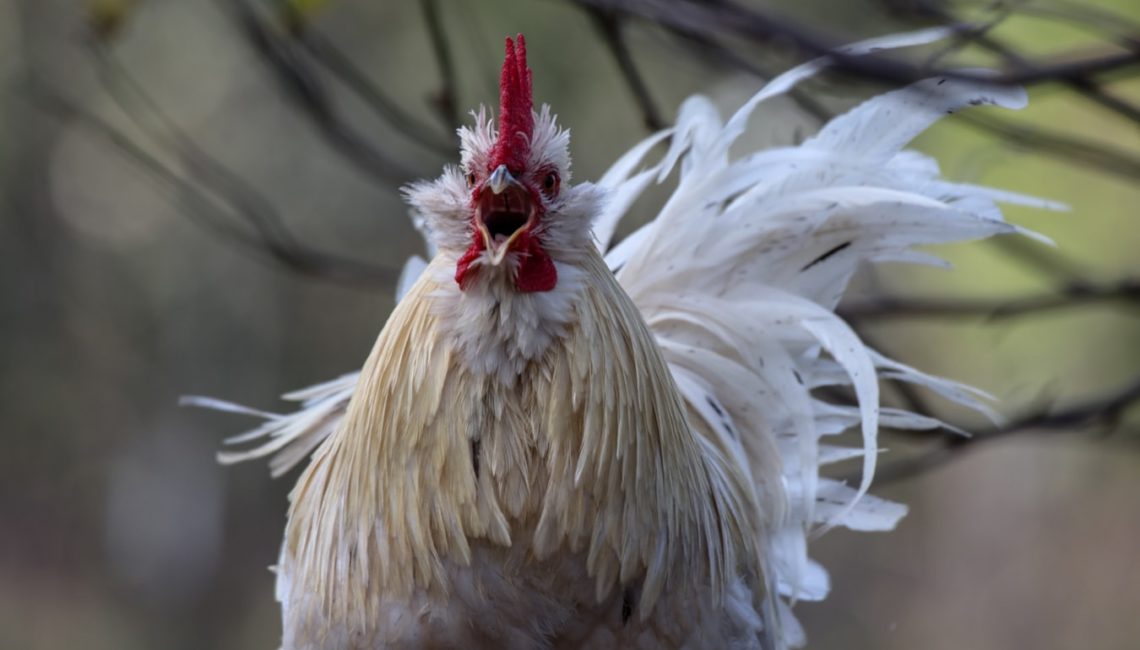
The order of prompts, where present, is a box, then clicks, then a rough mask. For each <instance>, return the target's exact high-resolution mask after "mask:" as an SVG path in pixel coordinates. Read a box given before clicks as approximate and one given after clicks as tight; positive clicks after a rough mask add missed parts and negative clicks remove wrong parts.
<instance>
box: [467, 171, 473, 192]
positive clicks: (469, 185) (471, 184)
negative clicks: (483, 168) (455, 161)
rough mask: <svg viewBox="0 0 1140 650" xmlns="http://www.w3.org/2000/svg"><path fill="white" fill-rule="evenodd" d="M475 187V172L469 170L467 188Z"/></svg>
mask: <svg viewBox="0 0 1140 650" xmlns="http://www.w3.org/2000/svg"><path fill="white" fill-rule="evenodd" d="M473 187H475V172H467V189H471V188H473Z"/></svg>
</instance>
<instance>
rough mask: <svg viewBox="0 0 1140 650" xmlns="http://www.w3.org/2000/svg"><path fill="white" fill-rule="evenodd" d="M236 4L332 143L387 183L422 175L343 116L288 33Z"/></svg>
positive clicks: (245, 25)
mask: <svg viewBox="0 0 1140 650" xmlns="http://www.w3.org/2000/svg"><path fill="white" fill-rule="evenodd" d="M234 7H235V13H236V17H237V20H238V24H239V25H240V27H241V28H242V30H243V31H244V33H245V35H246V37H247V39H248V40H249V42H250V44H251V45H253V47H254V48H255V50H256V51H257V52H258V53H259V54H260V55H261V56H262V58H263V59H264V60H265V61H266V62H267V63H268V64H269V65H270V67H271V68H272V69H273V71H274V72H276V73H277V77H278V79H280V80H281V81H282V82H283V83H284V85H285V88H286V90H288V91H289V93H290V95H291V96H292V97H293V99H294V100H296V104H297V105H298V106H299V107H301V108H302V109H304V111H305V113H306V114H307V115H308V116H309V117H311V118H312V120H313V123H314V124H315V125H316V126H317V127H318V128H319V129H320V132H321V133H322V134H323V135H324V136H325V138H326V139H327V140H328V141H329V143H330V144H332V145H333V146H334V147H336V149H337V150H338V151H340V152H341V153H343V154H344V156H345V157H346V158H347V159H349V160H350V161H352V162H354V163H356V164H357V166H359V167H360V168H361V169H363V170H365V171H367V172H369V173H370V174H372V175H374V176H376V177H378V178H379V179H380V180H381V181H383V182H384V183H386V184H396V185H398V184H403V183H406V182H408V181H411V180H414V179H416V178H419V177H421V176H422V174H420V173H418V172H417V171H415V170H413V169H412V168H410V167H408V166H407V165H405V164H403V163H402V162H400V161H398V160H396V159H395V158H394V157H393V156H391V155H389V154H388V153H387V152H385V151H384V150H383V149H382V148H381V147H379V146H377V145H375V144H373V143H372V142H370V141H369V139H368V138H366V137H365V136H364V135H363V134H362V133H360V132H359V131H357V130H356V129H355V128H354V127H352V125H350V124H349V123H348V121H347V120H345V119H344V118H343V117H342V116H341V115H340V113H339V110H338V108H337V106H336V105H335V103H334V102H333V100H332V98H331V97H330V95H329V92H328V90H327V89H326V88H325V87H324V85H323V83H322V81H321V79H320V77H319V75H317V74H316V72H315V71H314V70H312V69H311V67H310V66H309V65H308V63H307V62H306V61H305V59H304V58H303V57H302V56H300V55H299V52H298V51H297V49H296V48H295V47H293V46H292V44H291V43H290V41H289V39H288V38H287V37H285V36H284V34H282V33H280V32H279V31H278V30H275V29H273V28H272V27H271V26H269V24H268V23H266V22H265V21H264V20H263V19H262V17H261V16H259V15H258V12H257V11H256V10H254V9H253V8H252V7H250V6H249V4H248V3H246V2H237V3H234Z"/></svg>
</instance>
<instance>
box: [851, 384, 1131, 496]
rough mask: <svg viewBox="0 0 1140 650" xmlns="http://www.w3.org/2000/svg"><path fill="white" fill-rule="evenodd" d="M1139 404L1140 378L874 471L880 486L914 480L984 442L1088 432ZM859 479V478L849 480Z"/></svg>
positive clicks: (945, 441)
mask: <svg viewBox="0 0 1140 650" xmlns="http://www.w3.org/2000/svg"><path fill="white" fill-rule="evenodd" d="M1137 404H1140V379H1136V380H1133V382H1132V383H1130V384H1128V385H1126V386H1124V387H1123V388H1122V389H1120V390H1118V391H1116V392H1115V393H1112V394H1110V395H1109V396H1108V397H1103V398H1099V399H1093V400H1089V401H1087V402H1084V403H1081V404H1078V405H1076V406H1072V407H1069V408H1065V409H1060V410H1055V411H1051V410H1049V409H1043V410H1040V411H1036V412H1032V413H1029V414H1026V415H1024V416H1022V417H1020V418H1017V419H1016V420H1014V421H1012V422H1010V423H1009V424H1006V425H1005V426H1000V427H995V428H993V429H990V430H988V431H983V432H979V433H974V434H973V435H970V436H962V435H957V434H954V433H952V432H946V433H944V434H943V435H942V436H941V438H940V439H939V441H938V442H937V443H936V444H935V445H934V446H933V448H931V449H927V450H925V451H922V452H919V453H917V454H915V455H913V456H911V457H909V458H903V459H900V460H896V461H891V462H888V463H885V464H883V465H881V466H880V468H879V470H878V471H877V472H875V482H876V483H878V484H883V483H892V482H895V481H901V480H905V479H908V478H912V477H914V476H916V475H918V474H921V473H924V472H926V471H929V470H931V469H933V468H935V467H938V466H941V465H944V464H946V463H948V462H950V461H951V460H954V459H955V458H959V457H961V456H962V454H963V452H965V451H967V450H973V449H977V448H978V447H979V446H980V445H981V444H982V443H986V442H992V441H994V440H1000V439H1004V438H1007V437H1009V436H1011V435H1015V434H1023V433H1030V432H1041V433H1066V432H1079V431H1084V430H1087V429H1088V428H1089V427H1093V426H1098V425H1107V426H1109V427H1111V426H1113V425H1115V424H1116V423H1117V422H1118V421H1119V419H1120V417H1121V416H1122V415H1123V414H1124V412H1125V411H1127V410H1128V409H1130V408H1132V407H1133V406H1136V405H1137ZM848 478H850V479H852V480H857V476H852V477H848Z"/></svg>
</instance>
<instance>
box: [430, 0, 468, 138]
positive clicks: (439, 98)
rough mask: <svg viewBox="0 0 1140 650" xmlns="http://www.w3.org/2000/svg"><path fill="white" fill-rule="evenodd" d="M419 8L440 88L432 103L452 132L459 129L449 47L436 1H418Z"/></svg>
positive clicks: (453, 69) (453, 68)
mask: <svg viewBox="0 0 1140 650" xmlns="http://www.w3.org/2000/svg"><path fill="white" fill-rule="evenodd" d="M420 8H421V9H422V10H423V14H424V23H426V24H427V28H428V36H429V37H430V38H431V47H432V51H433V52H434V53H435V62H436V66H438V67H439V76H440V83H441V87H440V89H439V92H438V93H436V95H435V97H434V102H433V103H434V104H435V106H436V108H437V109H438V110H439V114H440V117H442V118H443V122H444V125H445V126H447V128H448V129H450V130H452V131H454V130H455V129H457V128H459V108H458V107H457V106H456V101H457V94H456V91H455V89H456V83H455V66H454V65H453V64H452V59H451V45H450V44H449V43H448V41H447V34H446V32H445V30H444V27H443V20H442V19H441V18H440V16H439V5H438V3H437V0H420Z"/></svg>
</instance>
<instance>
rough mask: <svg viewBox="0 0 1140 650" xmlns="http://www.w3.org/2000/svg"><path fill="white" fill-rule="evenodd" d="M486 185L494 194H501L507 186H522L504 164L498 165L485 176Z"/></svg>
mask: <svg viewBox="0 0 1140 650" xmlns="http://www.w3.org/2000/svg"><path fill="white" fill-rule="evenodd" d="M487 187H489V188H491V191H492V192H494V193H495V194H502V193H503V191H504V190H506V189H507V188H508V187H522V183H519V182H518V181H517V180H515V177H514V176H512V175H511V171H510V170H509V169H507V166H506V165H499V166H498V167H497V168H496V169H495V171H493V172H491V176H490V177H488V178H487Z"/></svg>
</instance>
